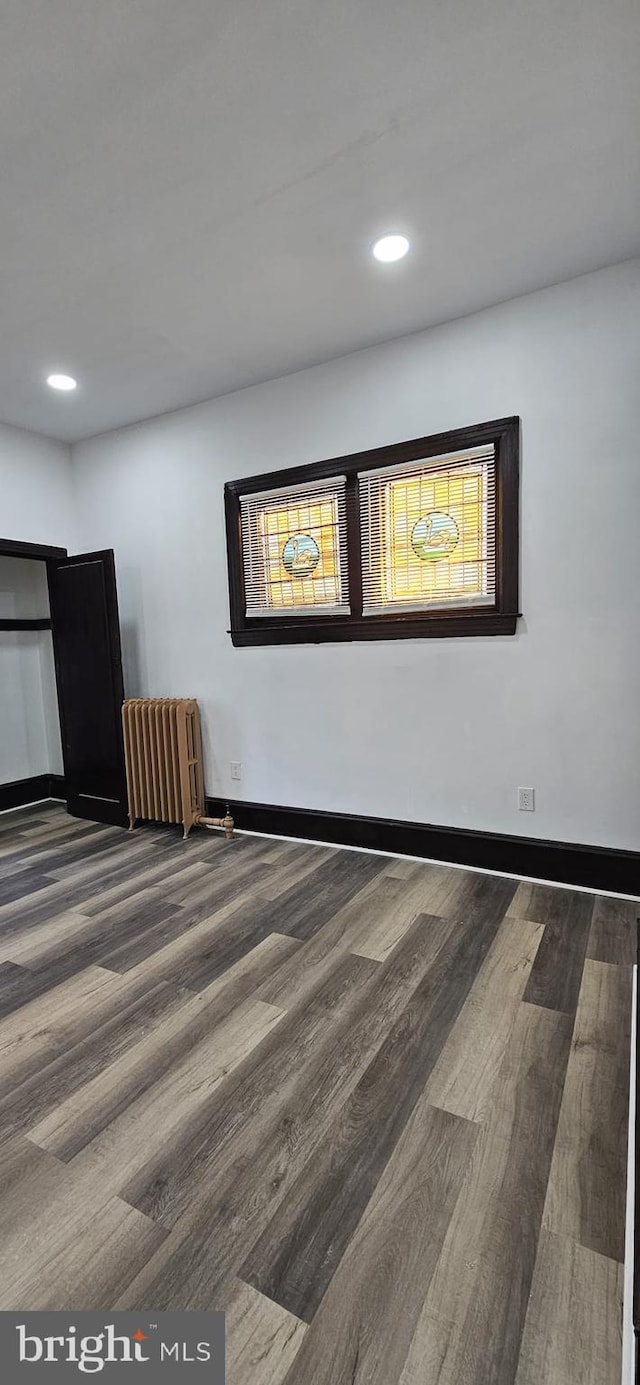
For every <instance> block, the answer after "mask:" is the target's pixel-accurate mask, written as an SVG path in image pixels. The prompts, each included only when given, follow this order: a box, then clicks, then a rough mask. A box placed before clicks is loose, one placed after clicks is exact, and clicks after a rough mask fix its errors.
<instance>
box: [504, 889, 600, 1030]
mask: <svg viewBox="0 0 640 1385" xmlns="http://www.w3.org/2000/svg"><path fill="white" fill-rule="evenodd" d="M518 896H521V897H522V899H523V901H526V908H527V910H528V913H527V914H525V915H522V914H520V915H519V916H520V917H527V918H530V919H532V920H533V921H534V922H541V921H542V922H544V937H543V939H542V942H541V943H540V946H539V948H538V951H537V953H536V959H535V962H534V964H533V967H532V968H531V975H530V977H529V982H528V985H527V989H526V991H525V993H524V999H525V1000H527V1001H529V1002H530V1003H531V1004H532V1005H544V1006H546V1007H547V1009H549V1010H563V1011H565V1012H566V1013H567V1014H570V1015H572V1014H575V1009H576V1005H577V1003H578V995H579V992H580V982H581V980H582V968H583V965H584V959H585V955H586V950H587V943H588V941H589V931H590V927H591V918H592V914H593V896H592V895H588V894H583V893H581V892H580V891H578V890H556V889H554V888H553V886H551V885H520V886H519V889H518V891H517V894H516V896H515V899H514V905H513V906H512V907H514V909H518V907H522V906H518V902H517V901H518ZM541 915H542V916H543V917H542V919H541ZM516 916H517V915H516Z"/></svg>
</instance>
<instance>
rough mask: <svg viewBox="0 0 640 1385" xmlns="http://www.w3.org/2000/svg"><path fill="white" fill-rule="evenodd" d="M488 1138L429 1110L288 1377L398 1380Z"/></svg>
mask: <svg viewBox="0 0 640 1385" xmlns="http://www.w3.org/2000/svg"><path fill="white" fill-rule="evenodd" d="M477 1135H478V1129H477V1127H476V1126H473V1125H472V1124H471V1123H470V1122H468V1121H463V1120H460V1119H459V1118H458V1117H457V1116H452V1115H450V1114H449V1113H448V1112H446V1111H438V1110H436V1109H435V1108H434V1107H432V1106H429V1105H428V1103H427V1102H426V1101H421V1102H419V1104H418V1106H417V1107H416V1108H415V1110H414V1112H413V1115H412V1116H411V1117H410V1119H409V1121H408V1123H407V1126H406V1127H405V1130H404V1131H403V1133H402V1135H401V1137H400V1140H399V1141H398V1144H397V1146H396V1148H395V1150H394V1152H393V1154H392V1156H391V1158H390V1160H389V1162H388V1164H387V1166H386V1168H385V1170H384V1173H383V1174H382V1176H381V1178H380V1181H379V1183H378V1185H377V1187H376V1189H375V1192H374V1194H373V1196H372V1198H371V1200H370V1202H369V1203H368V1205H367V1207H366V1208H365V1211H364V1213H363V1215H362V1218H361V1220H360V1222H359V1224H358V1227H357V1230H356V1231H355V1234H354V1236H353V1238H352V1240H351V1241H350V1243H349V1246H348V1248H347V1250H346V1253H345V1255H344V1257H343V1259H342V1261H341V1263H340V1265H339V1267H338V1269H337V1270H336V1273H335V1274H334V1276H333V1279H332V1280H331V1284H330V1286H329V1288H328V1290H327V1293H326V1295H325V1297H324V1299H323V1300H322V1303H321V1305H320V1307H319V1309H318V1311H317V1313H316V1315H315V1318H314V1319H313V1324H312V1326H311V1328H310V1329H309V1332H308V1333H307V1335H306V1337H305V1340H304V1342H303V1344H302V1348H301V1350H300V1352H299V1354H298V1356H297V1357H296V1361H295V1366H294V1368H293V1370H292V1372H291V1373H290V1375H289V1376H288V1377H287V1380H288V1385H293V1381H296V1382H300V1385H302V1382H305V1385H343V1383H344V1385H351V1382H353V1385H360V1382H364V1381H366V1382H367V1385H387V1382H388V1381H389V1380H398V1379H399V1376H400V1372H401V1370H402V1367H403V1364H404V1361H405V1358H406V1355H407V1352H408V1349H409V1347H410V1344H411V1338H412V1335H413V1330H414V1327H415V1323H416V1321H417V1319H418V1317H419V1315H420V1311H421V1309H422V1305H423V1301H424V1296H425V1293H426V1292H427V1289H428V1287H429V1283H430V1281H431V1277H432V1275H433V1272H434V1269H435V1267H436V1264H437V1262H438V1257H439V1255H440V1252H441V1250H442V1244H443V1241H444V1239H445V1236H446V1232H447V1229H448V1226H449V1222H450V1220H451V1217H452V1215H453V1211H454V1208H455V1204H456V1201H457V1198H458V1196H459V1194H460V1189H461V1187H462V1184H463V1181H464V1177H465V1174H466V1171H467V1166H468V1163H469V1159H470V1156H471V1152H472V1150H473V1148H474V1144H475V1141H476V1138H477Z"/></svg>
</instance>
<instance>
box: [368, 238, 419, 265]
mask: <svg viewBox="0 0 640 1385" xmlns="http://www.w3.org/2000/svg"><path fill="white" fill-rule="evenodd" d="M410 249H411V245H410V243H409V241H408V240H407V237H406V236H382V238H381V239H380V240H377V241H376V243H375V245H374V247H373V253H374V255H375V258H376V260H380V261H381V262H382V264H391V263H392V262H393V260H402V259H403V258H404V256H405V255H406V254H407V251H408V250H410Z"/></svg>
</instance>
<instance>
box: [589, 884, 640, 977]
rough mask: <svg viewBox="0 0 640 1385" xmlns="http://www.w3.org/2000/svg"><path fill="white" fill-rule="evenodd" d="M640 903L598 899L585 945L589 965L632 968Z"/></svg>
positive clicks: (631, 900)
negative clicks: (589, 961)
mask: <svg viewBox="0 0 640 1385" xmlns="http://www.w3.org/2000/svg"><path fill="white" fill-rule="evenodd" d="M639 920H640V900H638V899H612V898H609V897H608V896H606V895H598V897H597V898H596V901H595V903H594V906H593V917H592V920H591V929H590V932H589V941H588V943H587V957H588V958H589V959H590V960H591V961H592V962H617V963H618V964H619V965H620V966H623V967H632V966H633V965H634V963H635V961H636V957H637V952H638V921H639Z"/></svg>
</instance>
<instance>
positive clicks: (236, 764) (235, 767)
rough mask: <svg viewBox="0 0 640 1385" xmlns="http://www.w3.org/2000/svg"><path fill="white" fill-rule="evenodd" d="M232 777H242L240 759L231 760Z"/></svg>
mask: <svg viewBox="0 0 640 1385" xmlns="http://www.w3.org/2000/svg"><path fill="white" fill-rule="evenodd" d="M231 778H232V779H242V765H241V764H240V761H239V760H232V761H231Z"/></svg>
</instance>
